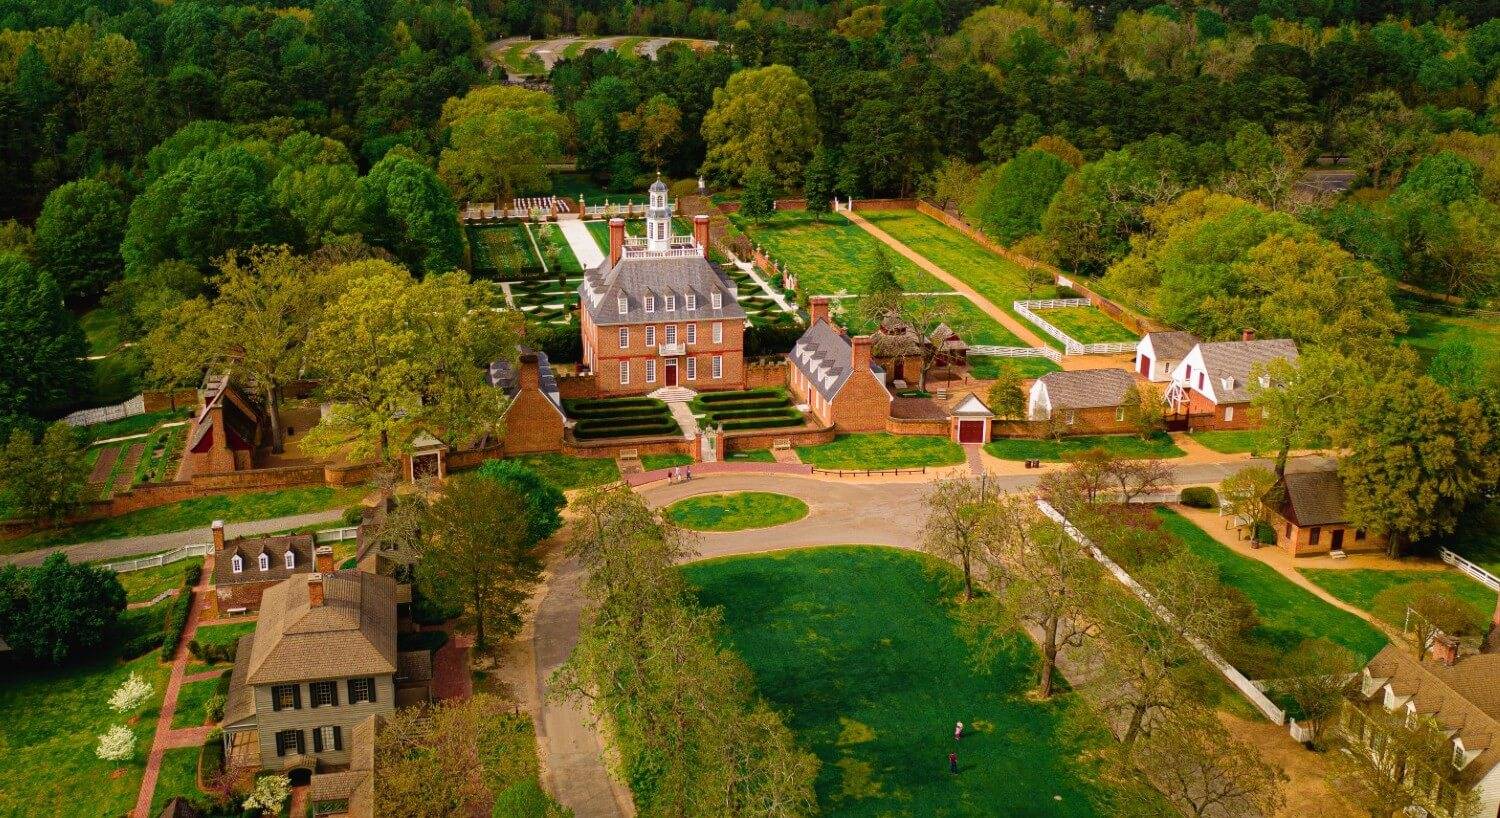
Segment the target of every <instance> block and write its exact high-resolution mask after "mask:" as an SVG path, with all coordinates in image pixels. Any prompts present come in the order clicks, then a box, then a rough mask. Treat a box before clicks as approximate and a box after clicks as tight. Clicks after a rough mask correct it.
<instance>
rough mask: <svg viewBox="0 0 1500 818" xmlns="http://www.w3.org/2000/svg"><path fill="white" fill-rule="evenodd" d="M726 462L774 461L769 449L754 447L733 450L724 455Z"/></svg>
mask: <svg viewBox="0 0 1500 818" xmlns="http://www.w3.org/2000/svg"><path fill="white" fill-rule="evenodd" d="M724 462H726V463H775V462H776V458H775V456H773V455H772V454H771V450H770V449H754V450H751V451H748V452H733V453H731V454H727V455H725V456H724Z"/></svg>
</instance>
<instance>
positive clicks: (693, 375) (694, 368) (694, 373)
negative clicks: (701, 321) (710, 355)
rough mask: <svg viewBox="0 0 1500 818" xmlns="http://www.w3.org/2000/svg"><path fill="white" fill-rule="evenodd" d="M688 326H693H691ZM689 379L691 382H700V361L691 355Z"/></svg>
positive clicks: (688, 364) (689, 359)
mask: <svg viewBox="0 0 1500 818" xmlns="http://www.w3.org/2000/svg"><path fill="white" fill-rule="evenodd" d="M688 326H692V325H691V324H689V325H688ZM687 379H688V380H690V381H696V380H698V359H697V358H695V357H693V356H691V355H689V356H688V359H687Z"/></svg>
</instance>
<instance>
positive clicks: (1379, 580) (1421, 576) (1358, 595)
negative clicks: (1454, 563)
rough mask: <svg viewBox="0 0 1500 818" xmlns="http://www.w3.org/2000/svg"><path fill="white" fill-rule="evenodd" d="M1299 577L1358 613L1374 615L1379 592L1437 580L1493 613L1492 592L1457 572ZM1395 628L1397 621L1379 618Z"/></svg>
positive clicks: (1363, 571) (1333, 571)
mask: <svg viewBox="0 0 1500 818" xmlns="http://www.w3.org/2000/svg"><path fill="white" fill-rule="evenodd" d="M1297 570H1298V571H1300V572H1301V573H1302V575H1303V576H1305V577H1307V578H1308V579H1310V580H1312V581H1313V583H1314V584H1316V585H1317V586H1318V587H1319V588H1322V589H1323V590H1325V591H1327V592H1328V593H1330V594H1333V595H1334V596H1336V597H1338V598H1339V599H1341V600H1343V601H1344V602H1347V603H1349V604H1350V605H1353V606H1354V607H1356V608H1359V609H1360V610H1364V611H1369V612H1370V613H1376V611H1375V597H1376V595H1378V594H1379V593H1380V592H1381V591H1384V590H1385V589H1387V588H1392V587H1395V586H1398V585H1406V584H1408V583H1412V582H1427V581H1431V580H1437V581H1438V582H1442V583H1445V584H1447V585H1448V587H1450V588H1452V589H1453V593H1454V594H1455V595H1456V596H1458V597H1459V598H1461V599H1463V600H1464V601H1466V602H1468V603H1469V604H1471V605H1473V606H1474V607H1475V608H1476V609H1478V611H1479V612H1480V613H1481V614H1482V615H1483V616H1484V617H1485V618H1486V619H1487V618H1488V616H1489V614H1490V613H1491V612H1492V611H1494V610H1495V592H1494V591H1491V590H1490V589H1489V588H1486V587H1485V586H1483V585H1480V584H1479V583H1478V582H1475V581H1474V580H1472V579H1469V578H1468V577H1466V576H1464V575H1463V574H1460V573H1459V572H1457V571H1382V570H1379V569H1375V568H1350V569H1339V568H1298V569H1297ZM1382 618H1384V619H1386V621H1387V622H1388V623H1389V624H1391V625H1394V626H1396V627H1398V628H1399V627H1401V625H1402V623H1401V622H1394V621H1391V619H1390V617H1382Z"/></svg>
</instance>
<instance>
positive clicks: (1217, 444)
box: [1193, 429, 1275, 454]
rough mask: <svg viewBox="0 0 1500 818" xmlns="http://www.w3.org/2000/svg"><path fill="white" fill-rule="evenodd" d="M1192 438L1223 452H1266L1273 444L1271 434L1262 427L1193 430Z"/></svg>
mask: <svg viewBox="0 0 1500 818" xmlns="http://www.w3.org/2000/svg"><path fill="white" fill-rule="evenodd" d="M1193 440H1195V441H1197V442H1199V443H1202V444H1203V445H1204V446H1206V447H1208V448H1210V449H1213V450H1214V451H1216V452H1222V453H1223V454H1239V453H1241V452H1253V453H1259V452H1268V451H1270V450H1271V448H1272V447H1273V446H1274V445H1275V444H1274V443H1272V442H1271V436H1270V435H1268V434H1267V433H1266V432H1265V431H1264V430H1262V429H1241V430H1220V431H1210V432H1195V433H1194V434H1193Z"/></svg>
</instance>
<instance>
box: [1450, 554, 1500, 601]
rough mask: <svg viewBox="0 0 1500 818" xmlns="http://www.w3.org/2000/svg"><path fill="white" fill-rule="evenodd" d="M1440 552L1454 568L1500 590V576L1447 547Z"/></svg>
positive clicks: (1492, 588) (1493, 588)
mask: <svg viewBox="0 0 1500 818" xmlns="http://www.w3.org/2000/svg"><path fill="white" fill-rule="evenodd" d="M1438 553H1439V555H1441V556H1442V558H1443V562H1446V563H1448V564H1449V565H1451V566H1453V567H1454V568H1457V569H1458V570H1460V571H1462V572H1464V573H1465V574H1468V575H1469V576H1471V577H1473V578H1474V579H1475V580H1476V581H1478V582H1480V583H1482V584H1484V585H1485V586H1487V587H1489V588H1490V589H1491V590H1495V591H1500V577H1497V576H1495V575H1494V574H1491V573H1490V572H1489V571H1486V570H1484V569H1483V568H1480V567H1479V566H1478V565H1475V564H1474V563H1472V562H1470V561H1468V560H1466V559H1464V558H1463V557H1460V556H1459V555H1457V554H1455V553H1453V552H1452V551H1449V550H1448V549H1446V548H1444V549H1442V550H1440V551H1439V552H1438Z"/></svg>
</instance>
